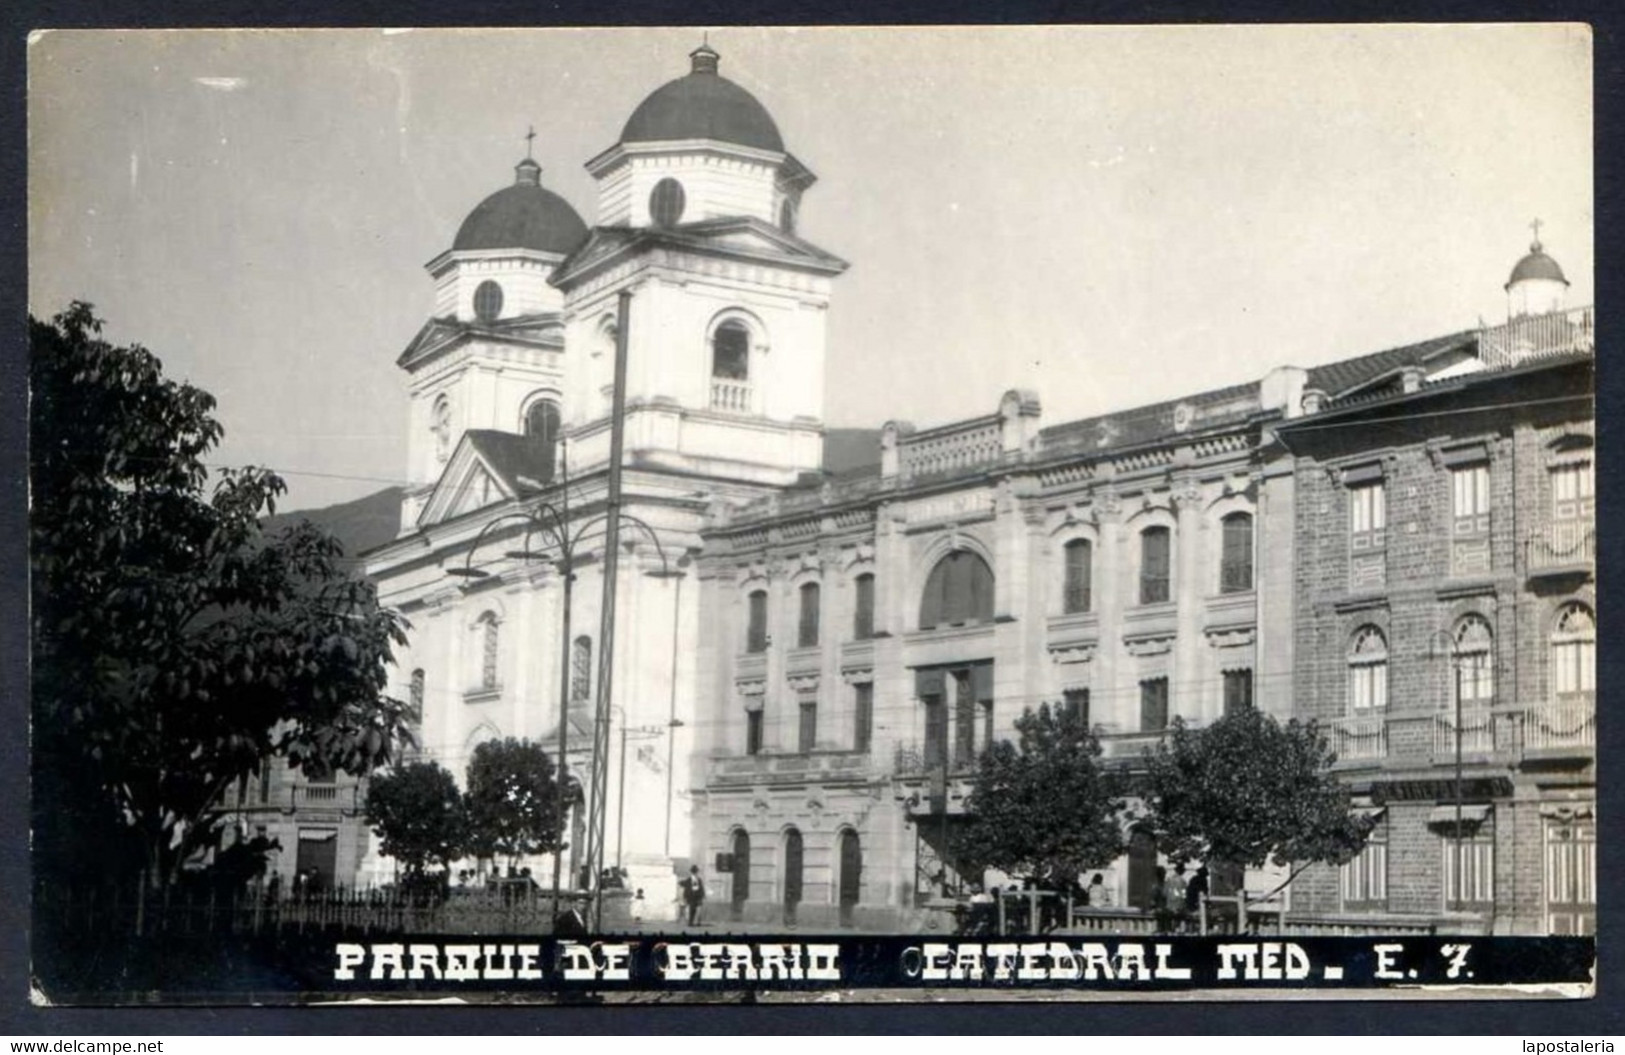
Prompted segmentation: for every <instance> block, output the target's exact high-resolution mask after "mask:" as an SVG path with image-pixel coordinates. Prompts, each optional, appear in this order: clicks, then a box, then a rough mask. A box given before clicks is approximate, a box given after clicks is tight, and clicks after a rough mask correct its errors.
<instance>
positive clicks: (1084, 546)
mask: <svg viewBox="0 0 1625 1055" xmlns="http://www.w3.org/2000/svg"><path fill="white" fill-rule="evenodd" d="M1063 552H1064V553H1065V555H1066V585H1065V587H1064V589H1063V593H1062V596H1061V611H1063V612H1065V613H1067V614H1068V615H1070V614H1071V613H1073V612H1087V611H1088V610H1089V606H1090V604H1091V602H1092V598H1091V597H1090V593H1091V591H1092V589H1093V586H1094V547H1093V546H1091V545H1090V544H1089V540H1088V539H1082V538H1078V539H1073V540H1072V541H1071V542H1068V543H1067V544H1066V548H1065V550H1063Z"/></svg>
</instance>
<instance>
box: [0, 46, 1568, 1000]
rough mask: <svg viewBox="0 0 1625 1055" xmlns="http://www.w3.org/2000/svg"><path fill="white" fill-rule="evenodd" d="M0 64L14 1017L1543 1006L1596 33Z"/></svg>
mask: <svg viewBox="0 0 1625 1055" xmlns="http://www.w3.org/2000/svg"><path fill="white" fill-rule="evenodd" d="M28 86H29V92H28V131H29V141H28V159H27V164H28V175H29V246H30V249H29V267H30V274H29V287H28V288H29V306H30V312H31V321H30V357H31V362H30V378H31V383H32V390H31V412H30V429H31V449H32V455H31V488H32V490H31V495H32V508H31V519H30V530H31V536H30V554H31V560H32V581H33V591H34V592H33V598H32V624H31V633H32V642H33V649H32V671H33V679H34V680H33V689H32V706H33V711H32V756H31V757H32V763H31V764H32V775H33V790H34V801H33V813H32V817H31V823H32V830H33V837H34V838H33V849H32V855H33V858H32V861H33V866H34V876H35V882H34V886H33V889H32V891H31V899H32V912H33V921H34V928H33V932H32V948H31V957H32V967H31V970H32V986H33V993H34V997H35V1001H36V1003H39V1004H50V1005H75V1004H127V1003H168V1004H177V1003H178V1004H221V1005H229V1004H241V1003H249V1002H253V1003H258V1004H264V1003H289V1004H292V1003H315V1002H332V1001H350V1000H358V999H362V998H372V999H376V998H380V997H385V998H389V999H398V1000H419V999H421V1000H425V1001H429V1000H444V999H446V998H448V997H453V998H458V999H465V1000H467V1001H469V1002H473V1003H480V1002H504V1003H512V1002H526V1001H532V1002H537V1003H551V1002H563V1001H572V1000H580V999H586V998H589V997H590V998H592V999H609V1000H612V1001H613V1000H619V999H625V1000H630V999H634V998H635V999H638V1000H643V1001H647V1000H651V999H654V1000H658V999H661V998H662V997H663V996H664V997H665V998H669V999H671V1000H685V1001H693V1000H695V999H705V1000H715V1001H737V1000H741V999H752V1000H754V999H759V998H770V999H775V1000H778V999H782V1000H790V1001H800V1000H816V999H823V998H826V997H829V996H830V994H832V993H836V994H839V995H840V999H843V1000H859V1001H861V1000H865V999H880V998H885V999H898V998H902V999H934V1000H942V999H947V1000H961V999H963V1000H972V999H1029V1000H1045V1001H1049V1000H1074V999H1103V998H1104V999H1123V1000H1132V999H1145V998H1155V999H1168V998H1172V997H1177V998H1182V999H1183V998H1192V999H1224V998H1227V997H1230V996H1235V995H1249V996H1268V995H1274V996H1280V995H1283V994H1287V995H1292V996H1294V997H1298V998H1302V997H1308V998H1317V997H1319V998H1328V999H1329V998H1348V997H1356V998H1360V997H1370V998H1378V997H1387V998H1394V997H1406V996H1419V995H1426V996H1440V995H1443V996H1448V997H1450V998H1461V999H1473V998H1479V997H1490V996H1497V995H1506V994H1509V993H1515V994H1517V995H1520V996H1525V997H1528V996H1551V997H1577V996H1589V995H1590V994H1591V993H1592V992H1593V987H1594V984H1595V956H1596V949H1595V939H1594V937H1593V935H1594V933H1595V929H1596V923H1597V908H1596V905H1597V860H1596V847H1597V825H1598V816H1597V812H1596V801H1597V782H1596V772H1597V757H1596V756H1597V744H1598V741H1597V735H1596V729H1597V720H1596V710H1597V708H1596V691H1597V690H1596V649H1597V621H1596V613H1597V605H1598V598H1597V595H1596V593H1597V591H1596V565H1597V549H1596V535H1595V531H1596V513H1595V500H1594V493H1595V491H1594V471H1595V461H1596V458H1595V451H1596V440H1597V430H1596V407H1595V401H1594V367H1595V362H1596V356H1597V349H1596V326H1595V318H1594V314H1593V310H1594V309H1593V303H1594V293H1593V290H1594V286H1593V270H1594V260H1593V253H1594V250H1593V235H1592V228H1593V190H1594V188H1593V182H1592V180H1593V177H1592V172H1593V145H1592V132H1591V129H1592V124H1593V120H1592V118H1593V115H1592V105H1593V95H1592V36H1591V32H1590V30H1589V28H1588V27H1586V26H1583V25H1578V24H1560V23H1546V24H1539V25H1535V24H1529V25H1415V24H1413V25H1393V26H1383V25H1357V26H1354V25H1350V26H1339V25H1312V26H1311V25H1299V26H1292V25H1276V26H1264V25H1251V26H1222V25H1209V26H1184V27H1179V26H1117V27H1089V26H1059V27H1058V26H1048V27H986V26H984V27H922V28H860V27H844V28H802V29H759V28H746V27H712V28H710V29H701V28H697V27H696V28H676V29H647V28H640V29H626V28H622V29H572V30H563V29H554V30H539V29H538V30H479V31H476V30H449V29H433V30H386V29H378V30H343V31H337V30H329V31H319V30H309V31H305V30H301V31H253V30H231V31H225V30H216V31H204V30H199V31H167V32H160V31H40V32H38V33H36V34H35V35H34V36H33V37H32V38H31V39H30V43H29V47H28Z"/></svg>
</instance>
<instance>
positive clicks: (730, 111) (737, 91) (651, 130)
mask: <svg viewBox="0 0 1625 1055" xmlns="http://www.w3.org/2000/svg"><path fill="white" fill-rule="evenodd" d="M693 59H694V71H693V72H692V73H690V74H689V75H688V76H686V77H679V78H677V79H676V80H674V81H668V82H667V83H666V84H663V85H661V86H660V87H659V88H656V89H655V90H654V92H653V94H651V95H650V96H649V97H648V98H647V99H645V100H643V102H641V103H639V104H638V108H637V109H636V110H633V111H632V116H631V117H630V118H628V119H627V122H626V127H625V128H623V129H622V130H621V142H623V143H653V142H660V141H661V140H667V139H715V140H718V141H720V142H723V143H737V144H738V145H740V146H747V147H756V148H758V149H760V150H773V151H777V152H779V153H783V152H784V139H783V138H782V137H781V136H780V135H779V126H778V125H776V124H774V123H773V117H772V115H771V114H769V113H768V112H767V108H766V107H765V106H763V105H762V104H761V103H759V102H757V101H756V97H755V96H754V95H752V94H751V93H750V92H747V91H746V90H745V89H743V88H741V87H740V86H739V85H737V84H735V83H734V82H733V81H730V80H728V78H726V77H723V76H720V75H718V73H717V72H716V65H717V63H716V52H714V51H711V50H710V49H709V48H702V49H700V50H697V51H695V52H694V54H693Z"/></svg>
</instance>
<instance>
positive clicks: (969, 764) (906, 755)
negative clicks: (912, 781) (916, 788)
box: [892, 744, 976, 777]
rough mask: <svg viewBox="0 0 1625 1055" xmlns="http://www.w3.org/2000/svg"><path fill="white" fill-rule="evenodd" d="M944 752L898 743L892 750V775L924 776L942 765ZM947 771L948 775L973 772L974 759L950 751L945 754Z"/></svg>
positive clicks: (974, 767) (974, 768) (917, 745)
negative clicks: (956, 755)
mask: <svg viewBox="0 0 1625 1055" xmlns="http://www.w3.org/2000/svg"><path fill="white" fill-rule="evenodd" d="M943 761H944V754H943V752H942V751H941V750H940V749H938V748H935V747H933V748H930V749H929V750H928V749H927V748H924V747H921V746H920V745H919V744H898V745H897V747H896V748H895V749H894V750H893V751H892V775H893V776H898V777H924V776H930V775H931V772H932V771H933V770H936V769H940V768H941V767H942V764H943ZM946 761H947V764H948V773H949V774H950V775H959V774H966V775H968V774H973V773H975V772H976V759H974V758H968V757H964V756H960V757H957V758H956V757H955V756H954V754H953V752H952V751H949V752H948V753H947V755H946Z"/></svg>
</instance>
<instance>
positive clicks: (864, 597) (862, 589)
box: [852, 575, 875, 641]
mask: <svg viewBox="0 0 1625 1055" xmlns="http://www.w3.org/2000/svg"><path fill="white" fill-rule="evenodd" d="M855 586H856V587H857V589H856V593H855V595H854V597H853V611H852V637H853V639H854V640H857V641H867V640H869V639H870V638H872V637H874V636H875V577H874V576H873V575H859V576H858V577H857V580H856V582H855Z"/></svg>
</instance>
